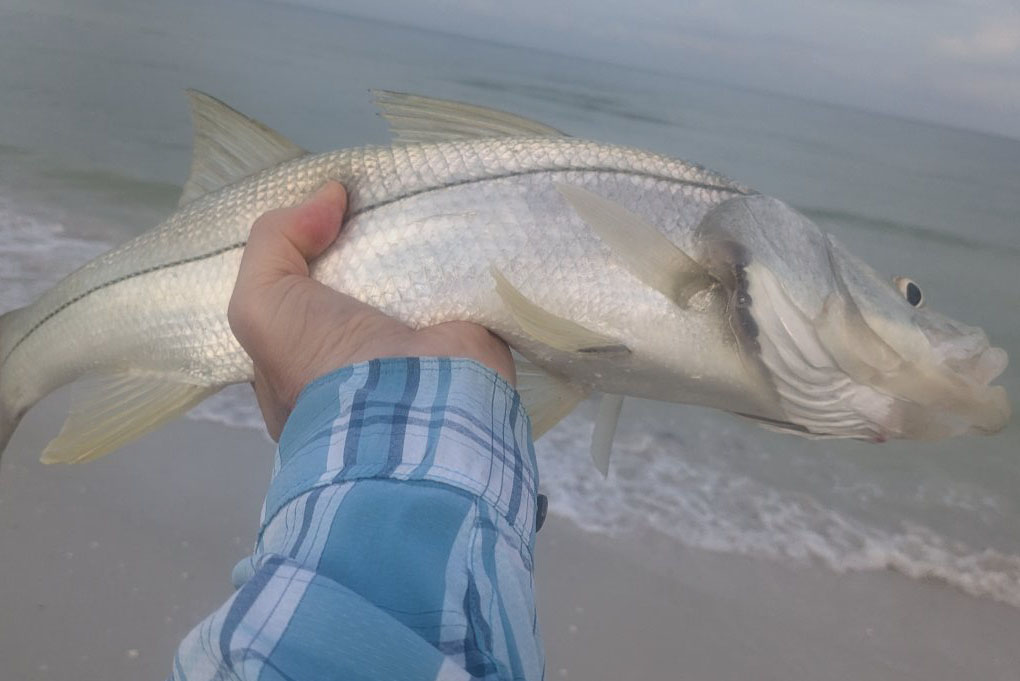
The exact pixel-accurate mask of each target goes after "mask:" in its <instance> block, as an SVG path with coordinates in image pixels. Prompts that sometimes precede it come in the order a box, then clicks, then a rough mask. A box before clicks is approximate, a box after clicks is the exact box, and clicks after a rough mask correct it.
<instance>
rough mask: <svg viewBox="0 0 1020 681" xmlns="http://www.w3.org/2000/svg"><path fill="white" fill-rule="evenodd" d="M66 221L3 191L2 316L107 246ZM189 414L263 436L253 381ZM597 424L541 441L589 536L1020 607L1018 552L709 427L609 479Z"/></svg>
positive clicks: (557, 496) (632, 444) (621, 440)
mask: <svg viewBox="0 0 1020 681" xmlns="http://www.w3.org/2000/svg"><path fill="white" fill-rule="evenodd" d="M64 220H65V218H63V216H59V215H57V214H50V213H46V212H45V211H34V212H33V211H28V210H25V209H23V208H21V207H18V206H16V205H15V204H14V203H13V202H12V201H11V200H10V199H9V198H6V197H5V195H4V193H3V191H2V188H0V311H6V310H9V309H12V308H15V307H19V306H21V305H25V304H27V303H29V302H30V301H31V300H32V299H33V298H34V297H35V296H37V295H38V294H39V293H41V292H42V291H44V290H45V289H46V288H47V287H49V286H51V285H52V284H54V283H56V282H57V281H58V280H59V279H60V278H61V277H62V276H64V275H66V274H67V273H69V272H71V271H73V270H74V269H75V268H76V267H78V266H80V265H82V264H84V263H85V262H87V261H88V260H89V259H91V258H92V257H95V256H96V255H98V254H99V253H101V252H103V251H105V250H107V249H108V248H109V246H110V245H109V244H106V243H102V242H98V241H89V240H84V239H79V238H75V237H73V236H69V235H68V234H67V233H66V230H65V228H64V226H63V224H62V223H63V222H64ZM189 417H190V418H193V419H199V420H204V421H210V422H214V423H220V424H223V425H226V426H229V427H232V428H243V429H251V430H256V431H260V432H265V426H264V425H263V422H262V418H261V416H260V414H259V411H258V407H257V405H256V404H255V400H254V397H253V395H252V392H251V389H250V388H249V387H248V386H231V387H228V388H226V389H225V390H223V391H222V392H221V393H219V394H218V395H216V396H214V397H213V398H211V399H209V400H207V401H206V402H204V403H203V404H201V405H199V406H198V407H196V408H195V409H194V410H192V412H191V413H190V414H189ZM591 428H592V423H591V420H590V418H589V417H588V416H586V415H584V414H574V415H572V416H570V417H568V418H567V419H565V420H564V422H563V423H561V424H560V425H559V426H557V427H556V428H555V429H553V430H552V431H551V432H550V433H548V434H547V435H546V436H545V437H544V438H543V439H542V440H541V441H539V443H538V445H537V448H538V452H539V461H540V465H541V477H542V488H543V491H544V492H545V493H546V494H548V495H549V499H550V505H551V508H552V510H553V511H554V512H555V513H558V514H561V515H563V516H566V517H568V518H570V519H572V520H573V521H574V522H576V523H577V524H578V525H580V526H581V527H583V528H584V529H586V530H588V531H591V532H598V533H602V534H606V535H610V536H612V535H617V534H620V533H626V532H628V531H633V530H635V529H638V528H640V529H645V528H652V529H654V530H655V531H657V532H658V533H660V534H662V535H665V536H667V537H670V538H672V539H674V540H676V541H678V542H681V543H682V544H685V545H688V546H693V547H698V548H703V549H708V550H713V551H719V552H726V553H737V554H743V555H750V556H759V557H766V558H772V559H784V560H793V561H811V562H816V563H820V564H823V565H825V566H827V567H829V568H831V569H832V570H835V571H840V572H842V571H846V570H876V569H894V570H897V571H898V572H901V573H903V574H905V575H908V576H910V577H914V578H937V579H940V580H943V581H945V582H946V583H947V584H951V585H953V586H955V587H957V588H960V589H962V590H964V591H966V592H967V593H970V594H973V595H975V596H984V597H990V598H994V599H996V600H999V601H1002V602H1004V603H1009V604H1011V605H1014V606H1017V607H1020V556H1016V555H1009V554H1004V553H1000V552H997V551H995V550H992V549H983V550H982V549H977V548H975V547H971V546H968V545H966V544H963V543H960V542H953V541H949V540H947V539H946V538H945V537H944V536H942V535H940V534H939V533H938V532H937V531H935V530H934V529H932V528H929V527H924V526H920V525H916V524H915V525H904V526H903V527H902V529H901V530H900V531H897V532H891V531H888V530H884V529H880V528H876V527H873V526H870V525H868V524H866V523H864V522H862V521H860V520H858V519H855V518H852V517H849V516H847V515H845V514H841V513H839V512H837V511H835V510H833V509H832V508H829V507H827V506H826V505H825V503H824V502H823V501H822V500H820V499H817V498H815V497H813V496H811V495H808V494H798V493H793V492H789V491H780V490H778V489H775V488H774V487H772V486H770V485H768V484H766V483H764V482H761V481H758V480H755V479H752V478H750V477H747V476H746V475H742V474H740V473H738V472H736V471H734V470H732V469H730V468H729V467H728V465H727V464H726V462H725V460H724V458H723V457H718V458H713V457H710V456H703V454H704V453H705V452H713V451H720V448H728V451H729V450H733V449H734V448H737V449H739V448H745V449H747V450H748V451H749V453H751V450H752V449H753V448H754V447H755V446H756V445H755V442H754V440H748V439H746V438H742V437H737V436H734V435H732V434H730V433H726V432H720V431H714V430H712V429H710V428H705V429H702V430H700V431H699V432H697V433H695V434H694V435H693V436H692V437H687V436H685V439H684V440H681V439H679V438H677V437H676V436H675V435H673V434H672V433H670V432H668V431H663V430H659V431H658V432H656V431H655V430H648V429H646V430H644V431H643V432H631V433H628V434H627V435H626V436H625V437H623V436H618V437H617V441H616V444H615V447H614V453H613V465H612V470H611V475H610V478H609V479H608V480H603V479H602V477H601V476H600V475H599V474H598V473H597V472H596V471H595V469H594V466H592V464H591V462H590V459H589V456H588V447H589V442H590V437H591ZM868 484H871V483H868ZM944 491H945V492H946V500H947V503H948V502H950V501H953V500H954V499H955V503H956V505H959V502H960V500H959V499H956V498H955V497H954V490H952V489H948V490H944ZM875 493H876V494H880V490H876V492H875ZM956 496H959V495H956ZM964 505H965V506H970V505H971V504H970V503H967V504H964ZM975 510H977V509H975ZM962 512H968V511H967V510H966V509H962Z"/></svg>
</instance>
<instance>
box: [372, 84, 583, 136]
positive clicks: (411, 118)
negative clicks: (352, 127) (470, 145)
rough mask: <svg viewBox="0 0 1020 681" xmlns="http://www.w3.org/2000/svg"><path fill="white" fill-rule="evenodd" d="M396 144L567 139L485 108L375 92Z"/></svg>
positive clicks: (553, 130) (540, 125) (542, 126)
mask: <svg viewBox="0 0 1020 681" xmlns="http://www.w3.org/2000/svg"><path fill="white" fill-rule="evenodd" d="M372 94H373V95H375V103H376V105H377V106H378V107H379V111H380V113H381V114H382V116H383V118H385V119H386V120H387V121H388V122H389V124H390V132H391V133H393V141H394V142H399V143H402V144H404V143H412V142H447V141H450V140H460V139H475V138H479V137H566V135H565V134H564V133H562V132H560V131H559V130H557V129H556V128H553V127H550V126H548V125H545V124H544V123H539V122H538V121H533V120H531V119H529V118H524V117H523V116H518V115H516V114H512V113H507V112H505V111H499V110H497V109H489V108H487V107H484V106H475V105H474V104H465V103H463V102H455V101H453V100H449V99H435V98H433V97H423V96H422V95H411V94H407V93H405V92H391V91H389V90H373V91H372Z"/></svg>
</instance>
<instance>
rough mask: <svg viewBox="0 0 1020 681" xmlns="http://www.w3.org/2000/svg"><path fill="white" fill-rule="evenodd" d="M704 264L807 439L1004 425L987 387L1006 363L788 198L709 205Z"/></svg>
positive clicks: (999, 398) (940, 433) (998, 401)
mask: <svg viewBox="0 0 1020 681" xmlns="http://www.w3.org/2000/svg"><path fill="white" fill-rule="evenodd" d="M696 236H697V237H698V238H697V241H698V243H699V244H701V246H700V247H701V249H702V253H701V256H700V258H699V260H700V261H701V262H702V263H703V264H705V266H706V267H707V268H708V269H709V271H710V272H711V273H712V275H713V276H714V277H715V278H716V279H717V280H718V281H719V282H720V284H721V286H722V288H723V289H724V290H725V291H726V292H727V296H728V300H729V303H728V305H727V312H726V314H727V315H728V318H729V321H730V326H731V328H732V329H733V332H734V335H735V336H736V338H737V345H738V347H739V348H740V351H741V356H742V357H743V358H744V360H745V364H747V365H748V367H749V368H753V369H755V370H757V371H758V372H760V374H762V375H763V376H764V377H765V379H766V380H767V381H768V382H769V383H770V384H771V385H772V387H773V388H774V389H775V393H776V395H775V397H776V401H777V403H778V404H779V405H780V410H781V411H782V413H783V418H782V419H779V420H777V419H774V418H769V419H768V420H767V421H766V422H763V425H765V426H766V427H771V428H773V429H779V430H785V431H792V432H796V433H799V434H802V435H805V436H808V437H844V438H857V439H867V440H872V441H878V442H881V441H885V440H887V439H892V438H908V439H921V440H936V439H940V438H944V437H950V436H954V435H961V434H965V433H980V434H990V433H995V432H998V431H999V430H1001V429H1002V428H1003V427H1005V425H1006V423H1007V422H1008V421H1009V417H1010V404H1009V399H1008V397H1007V395H1006V391H1005V389H1004V388H1002V387H1001V386H994V385H990V383H991V381H993V380H994V379H995V378H996V377H997V376H998V375H999V374H1001V373H1002V371H1003V370H1004V369H1005V368H1006V364H1007V356H1006V353H1005V352H1004V351H1003V350H1002V349H1001V348H995V347H991V346H990V345H989V342H988V337H987V335H986V334H985V333H984V331H982V330H981V329H979V328H975V327H971V326H967V325H965V324H961V323H959V322H956V321H954V320H952V319H949V318H948V317H946V316H944V315H942V314H939V313H938V312H936V311H935V310H932V309H931V308H930V307H929V306H928V305H927V304H926V301H925V300H924V295H923V292H922V291H921V288H920V287H919V286H918V285H917V284H916V282H913V281H911V280H909V279H906V278H904V277H896V278H894V279H888V278H886V277H883V276H881V275H880V274H878V273H877V272H876V271H875V270H874V269H872V268H871V267H870V266H869V265H868V264H867V263H865V262H864V261H862V260H861V259H859V258H857V257H856V256H854V255H853V254H851V253H850V252H849V251H847V250H846V248H845V247H843V245H842V244H840V243H839V242H838V241H837V240H836V239H834V238H833V237H831V236H829V235H826V234H825V233H823V232H822V231H821V230H820V229H819V228H818V227H817V225H815V224H814V223H813V222H811V220H809V219H808V218H807V217H805V216H804V215H802V214H800V213H798V212H797V211H795V210H794V209H793V208H791V207H790V206H788V205H786V204H784V203H783V202H781V201H778V200H776V199H772V198H770V197H767V196H762V195H752V196H742V197H737V198H734V199H730V200H728V201H725V202H723V203H721V204H719V205H718V206H716V207H715V208H713V209H712V210H711V211H710V212H709V213H708V214H707V215H706V216H705V218H704V219H703V220H702V222H701V223H700V225H699V227H698V232H697V234H696Z"/></svg>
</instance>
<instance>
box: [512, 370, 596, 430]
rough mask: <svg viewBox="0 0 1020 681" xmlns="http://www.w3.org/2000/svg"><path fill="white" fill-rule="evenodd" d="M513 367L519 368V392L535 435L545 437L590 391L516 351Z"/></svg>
mask: <svg viewBox="0 0 1020 681" xmlns="http://www.w3.org/2000/svg"><path fill="white" fill-rule="evenodd" d="M514 368H515V369H516V370H517V392H518V393H520V395H521V402H522V403H523V404H524V410H525V411H527V412H528V418H530V419H531V437H532V439H535V440H537V439H538V438H540V437H542V435H544V434H545V433H546V431H548V430H549V429H550V428H552V427H553V426H555V425H556V424H557V423H559V422H560V420H561V419H562V418H563V417H564V416H566V415H567V414H569V413H570V412H572V411H574V408H575V407H577V405H578V403H580V401H581V400H583V399H584V398H585V397H586V396H587V394H588V391H587V390H585V389H584V388H582V387H581V386H579V385H577V384H576V383H571V382H570V381H569V380H568V379H566V378H563V377H561V376H555V375H553V374H551V373H549V372H548V371H546V370H545V369H540V368H539V367H538V366H536V365H535V364H533V363H532V362H530V361H528V360H527V359H525V358H524V357H522V356H521V355H518V354H517V353H514Z"/></svg>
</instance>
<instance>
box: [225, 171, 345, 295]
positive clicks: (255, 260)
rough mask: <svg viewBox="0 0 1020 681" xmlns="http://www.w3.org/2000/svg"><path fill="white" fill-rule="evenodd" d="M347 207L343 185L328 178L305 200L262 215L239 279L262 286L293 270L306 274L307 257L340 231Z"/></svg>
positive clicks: (316, 254)
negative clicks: (327, 180)
mask: <svg viewBox="0 0 1020 681" xmlns="http://www.w3.org/2000/svg"><path fill="white" fill-rule="evenodd" d="M346 208H347V194H346V192H345V191H344V188H343V185H341V184H340V183H339V182H333V181H329V182H327V183H326V184H324V185H323V186H322V187H320V188H319V189H318V190H317V191H316V192H315V193H314V194H312V195H311V196H309V197H308V198H307V199H305V200H304V201H303V202H302V203H300V204H298V205H296V206H292V207H290V208H283V209H280V210H274V211H270V212H268V213H266V214H265V215H263V216H262V217H260V218H259V219H258V220H256V221H255V224H254V225H253V226H252V230H251V235H250V236H249V237H248V244H247V245H246V246H245V249H244V256H243V257H242V258H241V269H240V272H239V273H238V283H239V284H245V285H248V284H252V285H259V286H261V285H266V284H271V283H272V282H274V281H276V280H278V279H280V278H282V277H284V276H287V275H290V274H297V275H301V276H307V274H308V261H309V260H312V259H313V258H315V257H316V256H318V255H319V254H320V253H322V252H323V251H324V250H326V248H327V247H328V246H329V245H330V244H331V243H333V241H334V240H335V239H336V237H337V234H339V233H340V224H341V222H342V221H343V216H344V210H346Z"/></svg>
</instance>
